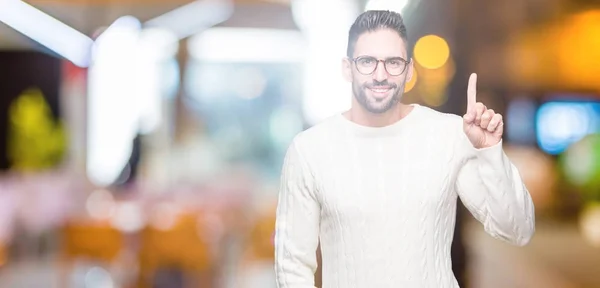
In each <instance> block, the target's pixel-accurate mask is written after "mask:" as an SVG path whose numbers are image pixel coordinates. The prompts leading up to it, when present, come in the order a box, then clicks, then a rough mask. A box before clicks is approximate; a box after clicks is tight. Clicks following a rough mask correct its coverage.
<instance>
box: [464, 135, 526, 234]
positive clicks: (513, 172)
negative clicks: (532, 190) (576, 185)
mask: <svg viewBox="0 0 600 288" xmlns="http://www.w3.org/2000/svg"><path fill="white" fill-rule="evenodd" d="M461 134H462V133H461ZM462 147H465V148H464V149H465V151H466V152H467V155H466V156H467V157H466V158H465V162H463V166H462V167H461V169H460V171H459V173H458V178H457V181H456V190H457V192H458V195H459V196H460V198H461V200H462V201H463V203H464V204H465V206H466V207H467V209H469V211H470V212H471V214H473V216H474V217H475V218H476V219H477V220H478V221H479V222H481V223H482V224H483V226H484V228H485V231H486V232H487V233H488V234H490V235H492V236H493V237H495V238H497V239H501V240H504V241H506V242H509V243H511V244H514V245H518V246H524V245H526V244H527V243H529V241H530V240H531V237H532V236H533V234H534V232H535V211H534V205H533V201H532V200H531V196H530V195H529V191H527V188H526V187H525V184H523V180H522V179H521V176H520V175H519V171H518V170H517V168H516V167H515V166H514V165H513V164H512V163H511V162H510V160H509V159H508V157H507V156H506V154H505V153H504V151H503V150H502V141H500V142H499V143H498V144H496V145H494V146H491V147H488V148H483V149H475V148H473V146H472V145H471V143H470V142H469V140H468V139H466V138H463V140H462Z"/></svg>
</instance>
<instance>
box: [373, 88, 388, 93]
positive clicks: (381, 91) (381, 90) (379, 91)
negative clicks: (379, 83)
mask: <svg viewBox="0 0 600 288" xmlns="http://www.w3.org/2000/svg"><path fill="white" fill-rule="evenodd" d="M371 90H373V92H377V93H385V92H387V91H389V90H390V89H371Z"/></svg>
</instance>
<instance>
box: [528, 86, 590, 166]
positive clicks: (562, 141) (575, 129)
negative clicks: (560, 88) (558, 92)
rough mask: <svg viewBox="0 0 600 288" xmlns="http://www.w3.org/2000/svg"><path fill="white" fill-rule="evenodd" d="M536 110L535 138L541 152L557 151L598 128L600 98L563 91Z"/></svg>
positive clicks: (553, 153)
mask: <svg viewBox="0 0 600 288" xmlns="http://www.w3.org/2000/svg"><path fill="white" fill-rule="evenodd" d="M561 98H562V99H565V100H553V101H549V102H546V103H544V104H542V105H540V107H539V108H538V110H537V114H536V127H537V129H536V130H537V131H536V138H537V143H538V145H539V147H540V149H542V150H543V151H544V152H546V153H548V154H551V155H557V154H560V153H562V152H563V151H564V150H565V149H567V148H568V147H569V146H570V145H571V144H573V143H575V142H577V141H579V140H580V139H582V138H583V137H585V136H586V135H589V134H594V133H599V132H600V101H594V100H577V99H581V98H579V97H577V96H570V97H568V95H564V97H560V98H558V97H556V98H555V99H561Z"/></svg>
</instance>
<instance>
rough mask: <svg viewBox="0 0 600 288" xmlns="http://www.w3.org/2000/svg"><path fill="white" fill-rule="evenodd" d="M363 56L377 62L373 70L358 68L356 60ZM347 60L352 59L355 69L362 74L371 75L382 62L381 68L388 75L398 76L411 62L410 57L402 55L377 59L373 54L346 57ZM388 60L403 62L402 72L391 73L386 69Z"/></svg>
mask: <svg viewBox="0 0 600 288" xmlns="http://www.w3.org/2000/svg"><path fill="white" fill-rule="evenodd" d="M364 58H371V59H374V60H375V61H377V64H376V65H375V68H373V71H371V72H370V73H366V74H365V73H363V72H361V71H360V69H358V64H357V63H356V62H357V61H358V60H360V59H364ZM348 60H350V61H352V62H353V63H354V66H356V71H358V73H360V74H362V75H371V74H373V73H375V71H377V68H378V67H379V63H380V62H382V63H383V69H384V70H385V72H386V73H387V74H388V75H390V76H394V77H395V76H400V75H402V74H403V73H404V72H406V68H407V67H408V64H410V63H411V62H412V59H408V60H406V59H404V58H402V57H389V58H386V59H377V58H376V57H373V56H368V55H362V56H358V57H355V58H350V57H348ZM389 60H400V61H402V62H404V68H403V69H402V72H400V73H399V74H392V73H390V72H389V71H388V68H387V65H386V61H389Z"/></svg>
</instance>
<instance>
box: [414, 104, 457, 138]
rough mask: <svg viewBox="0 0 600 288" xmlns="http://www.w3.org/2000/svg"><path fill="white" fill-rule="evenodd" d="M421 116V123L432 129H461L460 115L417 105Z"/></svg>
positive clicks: (454, 130) (452, 130) (453, 130)
mask: <svg viewBox="0 0 600 288" xmlns="http://www.w3.org/2000/svg"><path fill="white" fill-rule="evenodd" d="M419 108H420V110H421V113H422V114H423V116H424V117H422V118H421V119H423V120H422V123H423V124H426V125H428V126H429V127H432V128H434V129H440V130H446V131H449V132H450V131H451V132H453V133H454V132H456V131H462V123H463V118H462V116H459V115H456V114H452V113H444V112H440V111H437V110H435V109H433V108H430V107H426V106H419Z"/></svg>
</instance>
